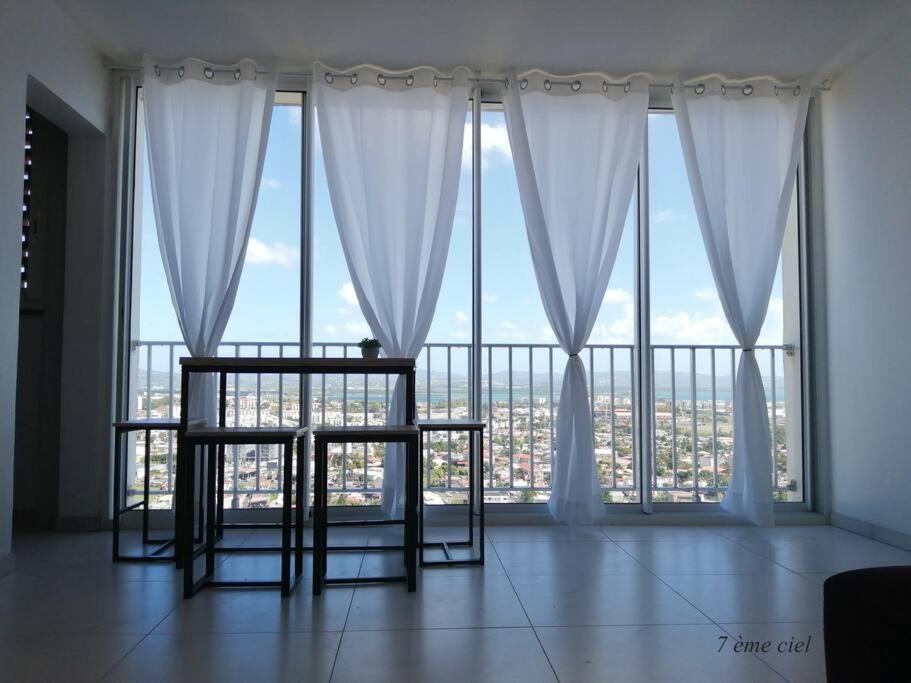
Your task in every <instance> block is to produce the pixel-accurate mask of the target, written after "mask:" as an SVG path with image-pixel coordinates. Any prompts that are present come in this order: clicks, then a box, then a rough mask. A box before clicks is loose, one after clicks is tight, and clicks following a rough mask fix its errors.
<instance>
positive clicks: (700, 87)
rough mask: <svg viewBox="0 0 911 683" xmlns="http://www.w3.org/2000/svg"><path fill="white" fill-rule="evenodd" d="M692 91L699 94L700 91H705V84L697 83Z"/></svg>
mask: <svg viewBox="0 0 911 683" xmlns="http://www.w3.org/2000/svg"><path fill="white" fill-rule="evenodd" d="M693 92H694V93H696V94H697V95H701V94H702V93H704V92H705V84H704V83H699V84H698V85H696V87H695V88H693Z"/></svg>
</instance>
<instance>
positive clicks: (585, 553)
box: [496, 542, 648, 576]
mask: <svg viewBox="0 0 911 683" xmlns="http://www.w3.org/2000/svg"><path fill="white" fill-rule="evenodd" d="M496 554H497V557H498V558H499V560H500V562H501V563H502V564H503V568H504V569H505V570H506V573H507V574H509V575H510V576H535V575H546V574H555V575H561V576H586V575H599V574H601V575H604V574H642V573H646V572H648V570H647V569H646V568H645V567H643V566H642V565H641V564H640V563H639V562H637V561H636V560H634V559H633V558H632V557H630V556H629V554H628V553H626V552H624V551H623V550H622V549H621V548H619V547H618V546H617V545H615V544H614V543H583V542H578V543H574V544H573V546H572V549H571V552H567V548H566V544H565V543H552V542H544V543H501V544H499V545H497V546H496Z"/></svg>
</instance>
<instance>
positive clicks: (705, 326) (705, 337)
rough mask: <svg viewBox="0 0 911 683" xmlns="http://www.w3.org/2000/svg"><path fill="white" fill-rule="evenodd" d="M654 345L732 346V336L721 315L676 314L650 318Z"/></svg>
mask: <svg viewBox="0 0 911 683" xmlns="http://www.w3.org/2000/svg"><path fill="white" fill-rule="evenodd" d="M652 342H653V343H655V344H733V343H735V341H734V335H733V334H731V328H730V327H728V323H727V321H726V320H725V319H724V316H723V315H701V314H698V313H697V314H696V315H692V314H690V313H686V312H678V313H674V314H672V315H658V316H655V317H654V318H652Z"/></svg>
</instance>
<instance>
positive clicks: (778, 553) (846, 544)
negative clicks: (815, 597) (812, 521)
mask: <svg viewBox="0 0 911 683" xmlns="http://www.w3.org/2000/svg"><path fill="white" fill-rule="evenodd" d="M741 543H742V541H741ZM746 547H748V548H749V549H750V550H751V551H753V552H754V553H757V554H759V555H762V556H763V557H767V558H769V559H770V560H772V561H773V562H776V563H777V564H779V565H781V566H784V567H787V568H788V569H790V570H792V571H795V572H801V573H822V572H843V571H849V570H851V569H863V568H864V567H881V566H886V565H911V553H909V552H907V551H905V550H901V549H899V548H894V547H892V546H889V545H886V544H884V543H879V542H877V541H873V540H871V539H866V538H863V537H859V538H856V539H851V540H834V541H832V540H819V539H812V540H799V541H753V542H750V543H749V544H748V545H747V546H746Z"/></svg>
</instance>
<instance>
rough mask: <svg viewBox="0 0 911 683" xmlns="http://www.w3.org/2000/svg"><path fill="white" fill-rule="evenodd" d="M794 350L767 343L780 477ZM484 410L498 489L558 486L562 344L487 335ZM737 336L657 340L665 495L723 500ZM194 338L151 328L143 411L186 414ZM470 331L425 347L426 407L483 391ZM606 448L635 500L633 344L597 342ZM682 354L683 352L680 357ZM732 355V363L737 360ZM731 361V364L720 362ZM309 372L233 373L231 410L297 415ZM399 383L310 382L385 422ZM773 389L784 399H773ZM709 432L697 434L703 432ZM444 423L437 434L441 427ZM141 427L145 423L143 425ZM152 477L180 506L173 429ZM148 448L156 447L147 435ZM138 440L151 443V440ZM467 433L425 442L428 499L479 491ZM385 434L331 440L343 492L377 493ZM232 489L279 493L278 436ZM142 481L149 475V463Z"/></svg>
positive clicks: (464, 403)
mask: <svg viewBox="0 0 911 683" xmlns="http://www.w3.org/2000/svg"><path fill="white" fill-rule="evenodd" d="M790 351H791V349H790V348H789V347H785V346H760V347H757V348H756V353H757V358H758V359H759V360H760V363H761V364H762V367H764V368H765V369H764V371H763V375H764V379H765V381H766V391H767V396H768V397H769V416H770V426H771V436H772V444H773V447H772V451H773V452H772V456H773V463H774V468H775V482H776V490H777V492H778V493H779V494H782V495H784V492H785V491H787V490H788V487H789V485H790V484H791V479H792V474H793V473H792V472H790V471H789V470H788V468H789V467H791V469H793V463H792V464H790V465H789V463H788V455H787V444H786V439H785V438H784V434H785V429H784V428H785V424H786V419H787V413H786V411H785V406H784V393H783V391H782V386H781V385H782V376H783V375H784V372H783V361H784V358H785V355H786V354H788V353H790ZM312 353H313V354H314V355H321V356H349V355H356V354H359V351H358V349H357V345H356V344H350V343H341V342H338V343H334V342H320V343H316V344H314V345H313V351H312ZM481 353H482V358H481V366H482V373H481V406H480V415H481V417H482V419H484V420H486V421H487V427H488V429H487V438H486V439H485V450H484V454H483V458H484V462H483V474H484V477H485V482H484V483H485V487H486V491H485V499H486V500H487V501H489V502H513V501H515V502H541V501H544V500H546V499H547V496H548V495H549V486H550V463H551V458H552V455H553V452H554V450H555V449H556V446H557V444H556V438H555V433H554V431H555V424H556V423H555V420H556V417H557V407H558V404H559V393H560V385H561V383H562V376H561V374H560V373H562V369H563V365H564V363H565V355H564V354H563V352H562V351H561V350H560V349H559V347H557V346H556V345H550V344H484V345H483V346H482V349H481ZM219 354H220V355H225V356H238V357H240V356H253V357H255V356H287V357H293V356H297V355H298V354H299V346H298V345H297V344H291V343H281V342H226V343H223V344H221V346H220V347H219ZM738 354H739V350H738V349H737V348H736V347H733V346H723V345H722V346H700V345H695V346H667V345H658V346H652V347H651V359H652V368H653V372H652V383H651V392H650V393H651V396H652V397H653V400H652V401H651V406H652V413H651V420H650V422H651V430H650V431H651V434H650V439H651V443H650V444H649V445H650V448H649V453H650V456H651V467H650V471H651V473H652V476H651V482H650V484H651V489H652V492H653V497H654V499H655V500H659V501H662V500H666V501H685V500H687V501H715V500H718V499H719V497H720V495H722V494H723V491H724V489H725V488H726V487H727V480H728V474H729V468H730V458H731V451H732V448H733V439H732V428H733V420H732V415H731V403H732V396H733V381H732V378H733V376H734V371H735V367H736V365H735V363H736V359H737V357H738ZM183 355H187V351H186V347H185V346H184V344H183V343H182V342H173V341H151V342H149V341H139V342H135V343H134V344H133V354H132V363H131V387H132V389H131V394H130V395H131V397H132V400H133V402H134V403H133V405H132V410H133V411H134V415H135V416H137V417H175V416H177V415H178V414H179V411H180V399H181V397H180V395H179V386H180V381H179V366H178V362H177V361H178V359H179V358H180V357H181V356H183ZM471 356H472V349H471V345H470V344H427V345H425V346H424V349H423V350H422V352H421V354H420V356H419V357H418V377H417V397H418V415H419V416H421V417H423V416H426V417H448V418H454V417H467V416H468V415H469V413H470V403H471V400H472V399H471V397H472V395H473V392H472V388H473V387H472V372H471V368H472V358H471ZM582 359H583V361H584V362H585V365H586V371H587V373H588V381H589V387H590V394H591V409H592V416H593V423H594V438H595V451H596V460H597V466H598V473H599V477H600V480H601V485H602V491H603V495H604V499H605V501H607V502H636V501H638V499H639V488H640V477H641V472H640V464H639V463H640V456H639V453H640V449H641V444H640V443H639V438H638V422H639V408H638V397H637V396H636V393H635V388H634V382H633V381H632V378H633V377H634V376H635V372H636V367H635V355H634V347H633V346H632V345H616V344H615V345H606V344H592V345H589V346H587V347H586V348H585V350H584V352H583V354H582ZM681 361H682V362H681ZM728 365H730V368H729V369H728ZM719 370H721V371H720V372H719ZM302 388H303V383H302V381H301V379H300V378H299V377H298V376H280V375H279V376H275V377H271V376H255V377H251V376H244V375H240V376H235V377H233V378H231V377H229V381H228V388H227V390H228V396H227V419H228V422H229V424H234V425H238V426H241V425H256V426H263V425H265V426H268V425H294V424H298V423H299V420H300V418H301V415H302V412H303V411H302V410H301V403H300V396H301V391H302ZM393 388H394V387H393V386H390V382H389V379H388V378H385V379H384V378H368V377H359V376H316V377H313V379H312V386H311V423H312V424H315V425H316V424H330V425H331V424H383V423H384V422H385V410H386V405H387V404H388V401H389V398H390V396H391V391H392V390H393ZM772 397H774V398H772ZM694 434H695V435H696V438H693V435H694ZM431 436H433V435H431ZM139 438H140V439H141V436H140V437H139ZM153 439H154V441H153V443H152V453H153V462H152V469H151V479H152V481H151V486H152V489H153V491H154V492H155V493H156V494H157V497H158V499H159V501H160V502H159V505H160V506H161V507H168V506H170V496H171V493H172V487H173V480H174V450H175V443H174V439H173V436H172V435H170V434H167V433H156V434H154V436H153ZM137 448H138V449H142V448H144V444H142V443H141V442H140V443H139V444H137ZM139 452H142V451H141V450H139ZM467 453H468V443H467V441H466V440H465V439H464V438H463V437H461V436H459V435H442V434H441V435H440V437H439V439H434V438H430V439H428V443H427V444H425V452H424V454H423V457H424V458H425V481H424V490H425V498H428V499H429V500H430V501H431V502H441V503H445V502H461V501H462V500H463V499H467V478H468V468H467ZM382 462H383V451H382V449H381V447H373V446H364V447H363V448H361V447H348V446H345V447H342V446H341V445H340V446H338V448H337V449H336V450H335V451H333V452H331V453H330V489H331V492H332V494H333V497H334V500H333V502H335V503H337V504H369V503H374V502H378V500H379V496H380V491H381V488H382ZM226 468H227V469H226V474H227V481H226V492H227V493H228V494H229V496H231V497H232V503H233V505H234V506H235V507H271V506H273V505H277V500H278V493H279V490H280V488H279V487H280V481H279V479H278V477H279V471H280V468H279V467H278V455H277V452H276V451H275V450H274V449H270V448H269V447H259V448H256V447H250V448H249V449H245V448H242V447H232V448H231V449H230V450H229V451H228V462H227V466H226ZM132 476H133V479H132V481H134V482H135V484H134V488H135V489H136V490H139V489H140V488H141V484H142V482H141V481H137V480H136V477H137V476H138V477H141V476H142V471H141V468H138V470H137V471H136V473H135V474H134V475H132Z"/></svg>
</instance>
